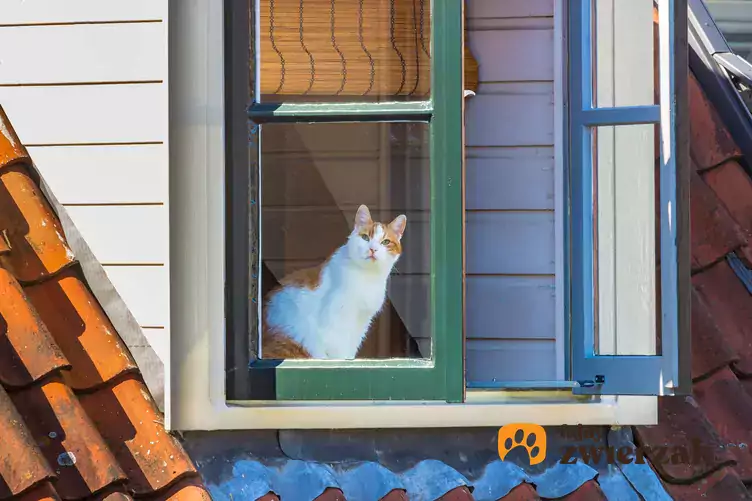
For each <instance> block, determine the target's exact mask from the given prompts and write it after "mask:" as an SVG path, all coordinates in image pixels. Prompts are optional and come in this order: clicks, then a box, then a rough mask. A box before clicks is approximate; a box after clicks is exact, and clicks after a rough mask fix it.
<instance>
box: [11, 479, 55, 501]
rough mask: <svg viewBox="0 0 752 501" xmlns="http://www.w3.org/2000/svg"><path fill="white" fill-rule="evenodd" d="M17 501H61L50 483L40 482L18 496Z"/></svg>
mask: <svg viewBox="0 0 752 501" xmlns="http://www.w3.org/2000/svg"><path fill="white" fill-rule="evenodd" d="M18 501H61V499H60V496H58V495H57V491H56V490H55V488H54V487H53V486H52V484H51V483H49V482H42V483H41V484H39V485H38V486H36V487H34V488H33V489H30V490H29V491H27V492H26V493H24V494H23V495H22V496H20V497H19V498H18Z"/></svg>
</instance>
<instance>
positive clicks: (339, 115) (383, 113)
mask: <svg viewBox="0 0 752 501" xmlns="http://www.w3.org/2000/svg"><path fill="white" fill-rule="evenodd" d="M432 114H433V104H432V103H431V101H416V102H386V103H277V104H273V103H272V104H270V103H254V104H252V105H251V106H250V108H249V109H248V116H249V118H250V119H251V120H253V121H254V122H257V123H263V122H303V121H305V122H352V121H355V122H381V121H389V122H395V121H401V120H411V121H426V120H430V118H431V116H432Z"/></svg>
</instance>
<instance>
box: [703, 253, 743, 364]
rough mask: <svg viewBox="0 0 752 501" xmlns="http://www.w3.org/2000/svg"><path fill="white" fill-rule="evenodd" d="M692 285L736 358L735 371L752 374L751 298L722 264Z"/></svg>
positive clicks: (724, 263)
mask: <svg viewBox="0 0 752 501" xmlns="http://www.w3.org/2000/svg"><path fill="white" fill-rule="evenodd" d="M692 283H693V285H694V286H695V288H696V289H697V292H699V294H700V296H701V297H702V300H703V301H704V303H705V304H706V305H707V306H708V309H709V310H710V313H711V314H712V315H713V318H714V320H715V323H716V325H717V326H718V328H719V329H720V330H721V332H723V342H724V343H727V344H728V345H729V347H730V348H731V349H733V350H734V351H735V352H736V353H737V354H738V356H739V361H738V362H735V363H734V364H733V367H734V369H735V370H737V371H739V372H740V373H742V374H748V375H752V296H750V295H749V293H748V292H747V289H746V288H745V287H744V285H743V284H742V283H741V281H739V279H738V278H737V276H736V275H735V274H734V272H733V270H731V267H729V265H728V263H726V262H725V261H723V262H720V263H718V264H715V265H713V266H712V267H710V268H709V269H707V270H705V271H704V272H702V273H700V274H698V275H695V276H694V277H692Z"/></svg>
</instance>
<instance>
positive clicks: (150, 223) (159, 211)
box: [66, 205, 169, 290]
mask: <svg viewBox="0 0 752 501" xmlns="http://www.w3.org/2000/svg"><path fill="white" fill-rule="evenodd" d="M66 210H67V211H68V214H70V217H71V220H72V221H73V223H74V224H75V225H76V228H77V229H78V230H79V232H80V233H81V235H82V236H83V238H84V240H86V243H87V244H88V245H89V247H90V248H91V251H92V252H93V253H94V255H95V256H96V258H97V260H99V262H101V263H103V264H113V263H115V264H123V263H126V264H152V263H165V262H167V260H168V257H169V256H168V239H169V221H168V211H167V207H166V206H163V205H156V206H152V205H145V206H140V205H132V206H123V205H119V206H118V205H115V206H101V205H100V206H97V205H93V206H72V207H71V206H68V207H66ZM147 290H148V289H147Z"/></svg>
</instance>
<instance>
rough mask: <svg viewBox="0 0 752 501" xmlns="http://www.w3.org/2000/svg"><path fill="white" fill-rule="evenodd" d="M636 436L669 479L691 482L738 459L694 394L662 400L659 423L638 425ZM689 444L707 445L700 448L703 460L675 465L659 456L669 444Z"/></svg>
mask: <svg viewBox="0 0 752 501" xmlns="http://www.w3.org/2000/svg"><path fill="white" fill-rule="evenodd" d="M635 436H636V438H637V442H638V444H639V445H640V446H642V447H645V448H646V450H647V451H648V452H647V453H646V456H647V457H648V459H650V461H651V464H652V465H653V468H654V469H655V470H656V471H657V472H658V474H659V475H660V476H661V478H663V479H664V480H667V481H669V482H676V483H687V482H691V481H693V480H695V479H698V478H702V477H704V476H706V475H708V474H709V473H710V472H712V471H715V470H717V469H719V468H721V467H723V466H724V465H729V464H733V462H734V456H733V455H732V454H730V453H729V452H728V451H727V450H726V448H725V446H724V444H723V441H722V438H721V437H720V436H719V435H718V433H717V431H716V430H715V429H714V428H713V424H712V423H711V422H710V421H709V420H708V419H707V417H706V416H705V414H704V413H703V411H702V409H701V408H700V406H699V405H698V403H697V402H696V400H695V399H694V398H692V397H666V398H661V399H659V401H658V424H657V425H655V426H636V427H635ZM688 444H689V445H691V446H694V444H701V445H702V446H703V449H699V448H698V449H697V450H698V451H700V452H702V454H701V455H700V457H701V458H702V460H699V461H694V460H693V461H689V462H678V463H677V464H674V463H673V462H669V461H662V460H660V458H659V457H657V456H658V454H661V451H665V450H666V449H665V448H666V447H675V446H686V445H688Z"/></svg>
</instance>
